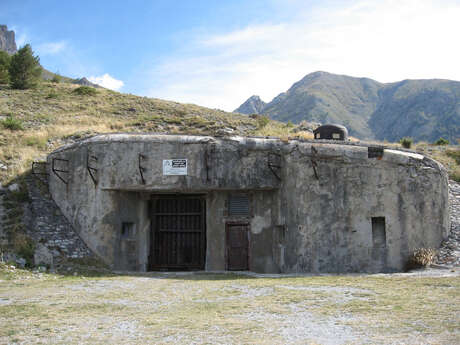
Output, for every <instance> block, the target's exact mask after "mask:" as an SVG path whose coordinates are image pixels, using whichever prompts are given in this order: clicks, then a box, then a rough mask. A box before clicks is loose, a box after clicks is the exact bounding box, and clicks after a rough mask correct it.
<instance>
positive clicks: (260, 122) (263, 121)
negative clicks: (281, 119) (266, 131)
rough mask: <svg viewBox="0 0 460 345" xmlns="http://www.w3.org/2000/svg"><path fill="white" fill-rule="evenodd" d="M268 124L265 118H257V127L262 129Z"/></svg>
mask: <svg viewBox="0 0 460 345" xmlns="http://www.w3.org/2000/svg"><path fill="white" fill-rule="evenodd" d="M269 122H270V119H269V118H268V117H267V116H264V115H259V116H257V126H258V127H259V128H264V127H265V126H266V125H268V123H269Z"/></svg>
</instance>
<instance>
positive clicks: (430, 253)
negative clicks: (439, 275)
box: [406, 248, 436, 270]
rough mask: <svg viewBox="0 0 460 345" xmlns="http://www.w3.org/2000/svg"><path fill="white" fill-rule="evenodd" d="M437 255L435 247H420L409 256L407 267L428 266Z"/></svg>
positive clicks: (408, 268)
mask: <svg viewBox="0 0 460 345" xmlns="http://www.w3.org/2000/svg"><path fill="white" fill-rule="evenodd" d="M435 256H436V250H435V249H433V248H418V249H416V250H414V252H413V253H412V255H411V256H410V257H409V260H408V261H407V265H406V269H407V270H410V269H414V268H421V267H427V266H429V265H431V264H432V263H433V261H434V258H435Z"/></svg>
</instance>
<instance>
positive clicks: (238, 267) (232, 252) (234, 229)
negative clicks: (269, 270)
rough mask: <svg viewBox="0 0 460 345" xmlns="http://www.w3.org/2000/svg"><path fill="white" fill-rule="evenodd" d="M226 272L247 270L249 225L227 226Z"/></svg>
mask: <svg viewBox="0 0 460 345" xmlns="http://www.w3.org/2000/svg"><path fill="white" fill-rule="evenodd" d="M226 228H227V231H226V232H227V236H226V239H227V241H226V242H227V270H229V271H246V270H249V225H248V224H227V226H226Z"/></svg>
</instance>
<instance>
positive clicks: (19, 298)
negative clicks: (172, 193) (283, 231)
mask: <svg viewBox="0 0 460 345" xmlns="http://www.w3.org/2000/svg"><path fill="white" fill-rule="evenodd" d="M17 274H18V276H17V277H14V276H11V275H10V276H8V277H7V278H6V279H5V273H0V279H3V280H0V320H1V322H2V324H3V325H4V327H2V329H1V330H0V342H6V343H8V342H14V341H17V342H24V343H36V342H39V341H43V340H45V339H50V338H51V337H53V339H55V342H56V343H62V344H81V343H87V344H93V343H94V344H96V343H102V342H105V343H106V342H109V343H113V344H122V343H129V344H145V343H157V344H166V343H169V344H170V343H209V344H210V343H213V344H282V343H290V344H296V343H299V344H314V343H318V344H321V343H324V340H325V339H328V343H331V340H333V339H335V340H336V341H337V342H336V343H356V344H360V343H373V344H388V343H393V342H401V341H403V342H404V341H406V342H409V343H414V344H417V343H439V344H453V343H458V342H459V341H460V330H459V328H458V323H459V317H460V316H459V308H460V305H459V303H460V302H459V301H460V299H459V292H458V291H460V280H459V277H458V276H455V277H413V276H410V275H408V276H404V275H394V276H393V275H376V276H364V275H363V276H326V277H284V278H253V277H248V276H244V275H232V274H219V275H212V274H194V275H192V274H177V275H176V274H150V275H146V276H114V277H104V276H102V277H93V278H90V277H82V276H78V277H73V276H71V277H64V276H56V275H49V274H45V275H38V274H35V273H23V272H21V273H17ZM328 337H329V338H328Z"/></svg>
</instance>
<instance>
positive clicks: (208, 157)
mask: <svg viewBox="0 0 460 345" xmlns="http://www.w3.org/2000/svg"><path fill="white" fill-rule="evenodd" d="M215 150H216V145H215V144H214V143H212V144H210V145H207V146H206V150H205V151H204V166H205V169H206V182H209V181H211V174H210V170H211V168H212V165H211V162H212V158H213V156H214V153H215Z"/></svg>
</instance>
